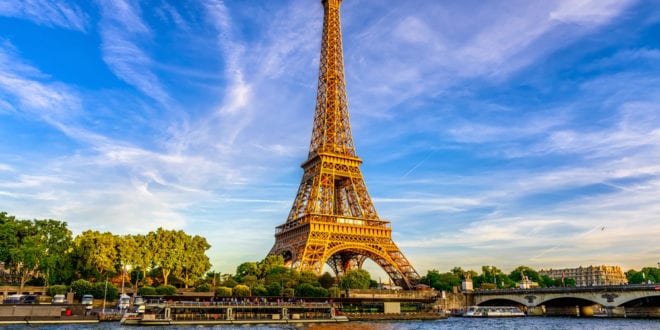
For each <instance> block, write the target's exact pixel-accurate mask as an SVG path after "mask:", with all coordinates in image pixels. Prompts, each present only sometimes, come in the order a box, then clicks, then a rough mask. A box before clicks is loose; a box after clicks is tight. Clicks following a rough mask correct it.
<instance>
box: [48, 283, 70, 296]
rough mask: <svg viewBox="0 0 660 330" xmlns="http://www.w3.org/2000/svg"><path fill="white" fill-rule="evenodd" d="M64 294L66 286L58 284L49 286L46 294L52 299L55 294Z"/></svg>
mask: <svg viewBox="0 0 660 330" xmlns="http://www.w3.org/2000/svg"><path fill="white" fill-rule="evenodd" d="M66 292H67V287H66V285H63V284H58V285H51V286H49V287H48V292H47V294H48V295H49V296H51V297H52V296H54V295H56V294H66Z"/></svg>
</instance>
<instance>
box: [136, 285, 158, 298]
mask: <svg viewBox="0 0 660 330" xmlns="http://www.w3.org/2000/svg"><path fill="white" fill-rule="evenodd" d="M138 292H139V293H140V295H141V296H153V295H155V294H156V288H154V287H153V286H150V285H145V286H143V287H141V288H140V290H139V291H138Z"/></svg>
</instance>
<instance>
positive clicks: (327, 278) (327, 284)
mask: <svg viewBox="0 0 660 330" xmlns="http://www.w3.org/2000/svg"><path fill="white" fill-rule="evenodd" d="M319 283H320V284H321V286H322V287H324V288H326V289H330V288H331V287H332V286H333V285H335V284H336V280H335V278H334V276H332V275H330V273H328V272H325V273H323V275H321V276H319Z"/></svg>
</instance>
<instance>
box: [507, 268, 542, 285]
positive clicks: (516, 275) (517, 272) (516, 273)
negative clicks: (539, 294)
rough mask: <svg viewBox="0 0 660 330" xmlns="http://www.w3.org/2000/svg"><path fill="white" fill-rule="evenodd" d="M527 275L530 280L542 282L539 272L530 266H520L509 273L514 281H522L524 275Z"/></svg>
mask: <svg viewBox="0 0 660 330" xmlns="http://www.w3.org/2000/svg"><path fill="white" fill-rule="evenodd" d="M523 274H524V275H525V276H527V278H528V279H529V280H530V281H534V282H537V283H538V282H540V276H539V273H537V272H536V271H535V270H534V269H532V268H529V267H527V266H518V267H517V268H516V269H514V270H512V271H511V274H509V278H511V279H512V280H513V281H516V282H520V281H521V280H522V275H523Z"/></svg>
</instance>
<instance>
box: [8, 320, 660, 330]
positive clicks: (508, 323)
mask: <svg viewBox="0 0 660 330" xmlns="http://www.w3.org/2000/svg"><path fill="white" fill-rule="evenodd" d="M25 328H26V326H24V325H23V326H8V327H6V328H5V329H25ZM203 328H207V329H227V330H248V329H258V330H274V329H288V330H398V329H402V330H415V329H430V330H436V329H480V330H481V329H485V330H490V329H579V330H588V329H607V330H609V329H659V330H660V319H652V320H647V319H603V318H564V317H521V318H500V319H496V318H491V319H472V318H470V319H468V318H460V317H454V318H449V319H445V320H437V321H401V322H348V323H342V324H306V325H301V324H298V325H295V324H284V325H234V326H213V327H202V326H169V327H135V326H120V325H119V323H117V322H108V323H99V324H92V325H89V324H87V325H57V326H39V327H36V326H35V327H29V329H53V330H55V329H58V330H59V329H72V330H73V329H75V330H80V329H186V330H187V329H203Z"/></svg>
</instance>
